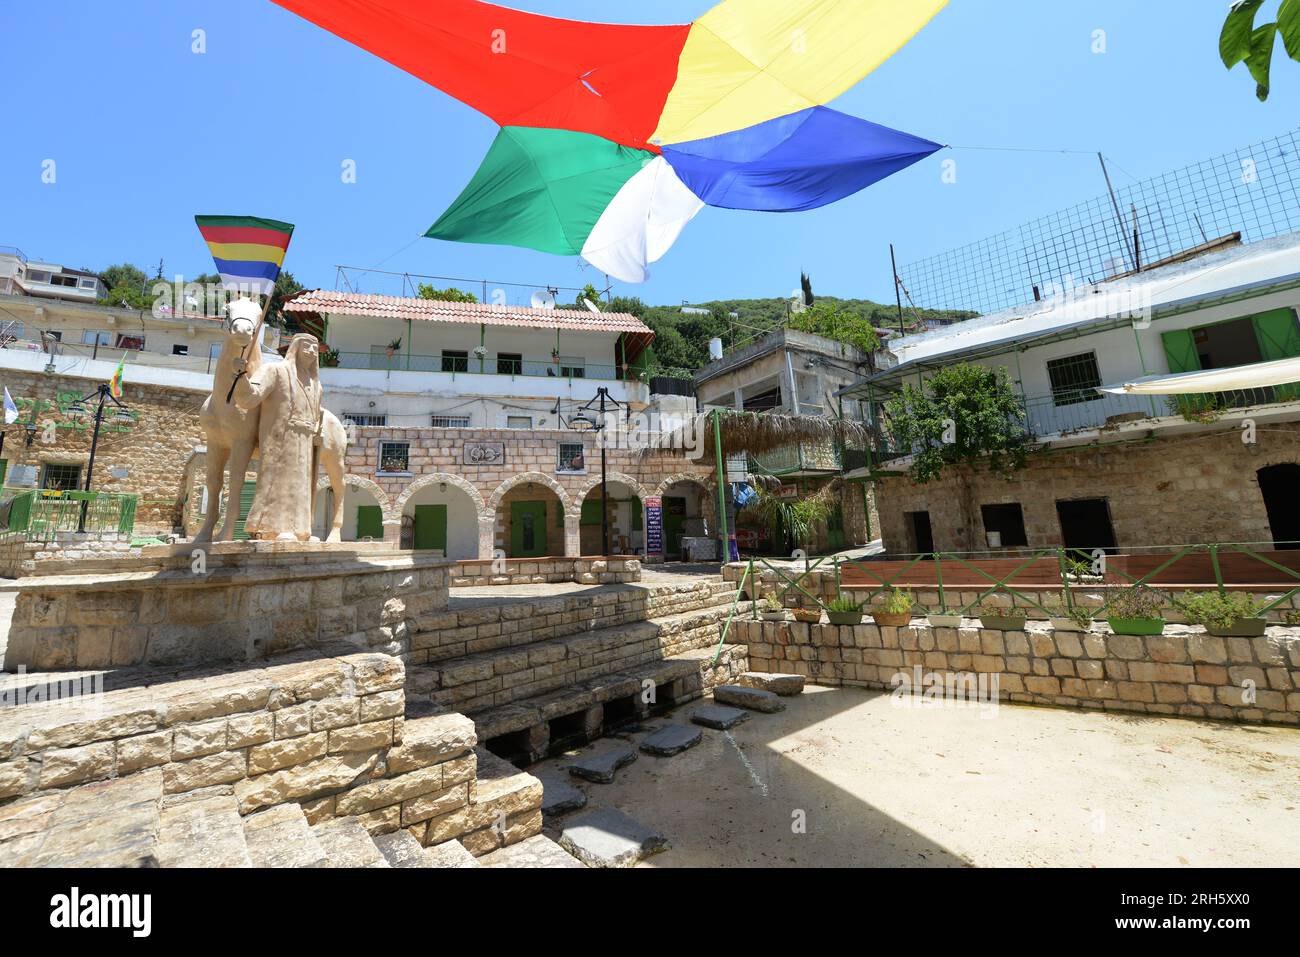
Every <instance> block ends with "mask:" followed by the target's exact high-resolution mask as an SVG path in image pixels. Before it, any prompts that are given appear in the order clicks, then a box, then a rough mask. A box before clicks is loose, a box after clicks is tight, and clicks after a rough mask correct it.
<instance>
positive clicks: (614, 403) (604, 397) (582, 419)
mask: <svg viewBox="0 0 1300 957" xmlns="http://www.w3.org/2000/svg"><path fill="white" fill-rule="evenodd" d="M618 408H626V406H624V404H623V403H622V402H619V401H618V399H615V398H614V397H613V396H612V395H610V394H609V389H607V388H605V387H604V386H601V387H600V388H598V389H597V390H596V394H595V395H594V396H592V398H591V399H589V400H588V401H587V402H586V404H584V405H580V406H578V410H577V412H576V413H575V414H574V415H572V416H569V417H568V418H567V419H566V418H565V416H564V415H563V413H561V412H560V402H559V400H557V401H556V403H555V410H554V411H555V414H556V415H558V416H559V418H560V421H561V423H563V424H564V425H565V426H567V427H568V428H569V429H571V430H573V431H574V432H603V431H604V430H605V425H606V419H605V413H606V412H607V411H612V410H613V409H618ZM588 412H596V413H597V414H598V415H599V419H597V420H595V421H593V420H592V418H591V416H590V415H588V414H587V413H588ZM606 475H607V472H606V468H605V443H604V442H601V443H600V549H601V555H602V556H603V557H606V558H607V557H609V504H608V503H609V494H608V492H609V489H608V483H607V481H606Z"/></svg>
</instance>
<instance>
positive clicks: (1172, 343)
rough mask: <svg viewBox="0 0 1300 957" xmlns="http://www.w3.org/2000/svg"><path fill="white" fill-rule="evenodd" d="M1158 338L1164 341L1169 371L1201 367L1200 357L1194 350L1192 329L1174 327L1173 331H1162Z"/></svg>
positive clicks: (1185, 370) (1193, 369) (1188, 370)
mask: <svg viewBox="0 0 1300 957" xmlns="http://www.w3.org/2000/svg"><path fill="white" fill-rule="evenodd" d="M1160 339H1161V341H1162V342H1164V346H1165V358H1167V359H1168V360H1169V371H1170V372H1195V371H1196V370H1197V369H1199V368H1200V367H1201V357H1200V355H1198V354H1197V352H1196V342H1195V340H1193V339H1192V330H1190V329H1176V330H1174V331H1173V332H1162V333H1161V334H1160Z"/></svg>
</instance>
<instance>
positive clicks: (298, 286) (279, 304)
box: [266, 270, 305, 329]
mask: <svg viewBox="0 0 1300 957" xmlns="http://www.w3.org/2000/svg"><path fill="white" fill-rule="evenodd" d="M304 288H305V287H304V286H303V285H302V283H300V282H298V280H296V279H294V278H293V273H291V272H285V271H284V270H281V271H280V275H278V276H276V277H275V289H274V290H272V292H271V308H270V309H268V310H267V311H266V321H267V323H269V324H270V325H271V326H273V327H275V328H277V329H283V328H284V327H285V317H284V309H283V307H284V301H285V300H286V299H288V298H289V297H290V296H296V295H297V294H298V293H300V292H302V291H303V289H304Z"/></svg>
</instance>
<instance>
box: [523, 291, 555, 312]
mask: <svg viewBox="0 0 1300 957" xmlns="http://www.w3.org/2000/svg"><path fill="white" fill-rule="evenodd" d="M529 302H530V304H531V305H532V307H533V308H534V309H554V308H555V296H554V294H552V293H551V291H550V290H549V289H548V290H546V291H545V292H543V291H542V290H538V291H537V292H535V293H533V297H532V299H530V300H529Z"/></svg>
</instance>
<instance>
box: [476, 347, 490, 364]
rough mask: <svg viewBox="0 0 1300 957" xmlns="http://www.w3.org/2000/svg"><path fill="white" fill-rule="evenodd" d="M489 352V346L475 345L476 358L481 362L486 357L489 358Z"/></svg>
mask: <svg viewBox="0 0 1300 957" xmlns="http://www.w3.org/2000/svg"><path fill="white" fill-rule="evenodd" d="M487 352H488V351H487V346H475V347H474V358H475V359H478V360H479V361H480V362H482V361H483V360H484V359H486V358H487Z"/></svg>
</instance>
